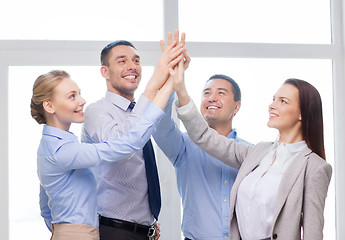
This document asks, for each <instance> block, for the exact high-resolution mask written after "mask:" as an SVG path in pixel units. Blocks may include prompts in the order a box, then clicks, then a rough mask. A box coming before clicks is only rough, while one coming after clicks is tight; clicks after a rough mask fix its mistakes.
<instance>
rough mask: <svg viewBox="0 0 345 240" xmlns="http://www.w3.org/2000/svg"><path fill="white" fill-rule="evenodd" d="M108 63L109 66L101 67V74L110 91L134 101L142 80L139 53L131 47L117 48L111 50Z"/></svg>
mask: <svg viewBox="0 0 345 240" xmlns="http://www.w3.org/2000/svg"><path fill="white" fill-rule="evenodd" d="M107 62H108V63H107V65H103V66H102V67H101V73H102V76H103V77H104V78H105V79H106V80H107V89H108V91H110V92H113V93H116V94H118V95H120V96H123V97H125V98H127V99H129V100H130V101H132V100H133V98H134V92H135V90H136V89H137V88H138V85H139V83H140V80H141V65H140V57H139V55H138V53H137V51H136V50H135V49H134V48H132V47H131V46H126V45H119V46H116V47H114V48H112V49H111V50H110V52H109V57H108V61H107Z"/></svg>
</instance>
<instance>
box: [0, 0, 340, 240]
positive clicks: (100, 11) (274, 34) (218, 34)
mask: <svg viewBox="0 0 345 240" xmlns="http://www.w3.org/2000/svg"><path fill="white" fill-rule="evenodd" d="M18 6H20V7H18ZM119 9H121V11H119ZM123 9H125V10H126V11H125V10H123ZM341 9H342V1H341V0H331V1H327V0H320V1H312V0H302V1H301V0H299V1H298V0H291V1H279V3H278V2H277V1H274V0H264V1H260V2H258V1H255V0H243V1H226V0H214V1H196V0H189V1H184V0H172V1H170V0H149V1H140V0H133V1H107V0H101V1H98V2H90V1H80V0H78V1H72V2H71V1H66V0H63V1H60V2H58V3H53V4H52V3H50V2H49V1H48V2H47V1H43V0H32V1H29V2H28V1H23V0H13V1H8V0H7V1H3V2H1V3H0V30H1V31H0V79H1V80H0V99H1V101H0V102H1V104H0V111H1V112H2V113H3V114H2V117H0V152H2V153H3V155H4V156H6V157H4V158H3V164H2V166H3V167H2V168H0V178H1V179H2V181H0V190H1V191H2V192H3V193H4V195H5V196H4V197H3V198H0V203H1V204H0V212H4V213H7V211H8V212H9V220H8V218H7V217H8V216H7V214H2V215H1V216H0V232H1V233H2V237H3V238H4V239H5V240H17V239H21V238H22V237H23V236H22V235H21V233H26V234H28V232H26V231H25V230H23V231H19V230H18V229H24V228H25V229H26V230H28V231H29V230H30V231H33V233H32V234H31V236H35V239H47V238H48V237H49V236H50V234H49V232H48V231H47V230H43V229H46V228H45V226H44V223H43V220H42V218H41V217H40V216H39V211H38V179H37V174H36V170H35V167H36V162H35V160H36V158H35V157H36V151H37V146H38V141H39V139H40V133H41V130H40V126H39V125H38V124H37V123H36V122H35V121H34V120H33V119H31V117H30V112H29V102H30V101H29V100H30V97H31V90H32V84H33V81H34V80H35V79H36V77H37V76H38V75H39V74H41V73H44V72H47V71H49V70H51V69H52V68H55V67H56V66H59V68H62V69H64V70H67V71H68V72H70V74H71V76H72V78H73V79H75V80H76V82H77V83H78V85H79V86H80V87H81V89H82V95H83V96H84V97H85V98H86V100H87V102H88V103H91V102H94V101H95V100H97V99H99V98H100V97H101V96H103V95H104V92H105V85H104V80H103V79H102V78H101V75H100V73H99V67H96V66H97V65H98V62H99V60H98V56H99V51H100V50H101V48H102V47H103V46H105V44H106V43H107V42H109V41H113V40H117V39H126V40H130V41H133V42H134V44H135V45H136V46H137V48H138V50H139V52H140V54H141V58H142V63H143V64H144V65H145V67H144V68H145V69H144V71H145V73H144V79H143V80H142V83H141V85H140V86H141V89H139V90H138V91H137V93H140V92H142V91H143V88H144V86H145V81H147V80H148V78H149V77H150V75H151V73H152V71H153V66H154V64H155V63H156V61H157V59H158V57H159V52H160V50H159V42H158V41H159V40H160V39H163V38H164V37H165V36H164V35H165V33H166V32H167V31H172V30H173V28H179V29H180V31H185V32H186V34H187V47H188V50H189V54H190V55H191V57H192V62H191V64H190V67H189V69H188V70H187V72H186V81H187V87H188V89H189V91H190V94H191V96H192V98H193V99H194V101H195V102H196V104H197V105H199V103H200V102H199V101H200V94H201V89H202V87H203V85H204V83H205V81H206V80H207V78H208V77H210V76H211V75H212V74H214V73H223V74H227V75H229V76H231V77H233V78H234V79H235V80H236V81H237V82H238V83H239V85H240V87H241V90H242V93H243V99H242V107H241V110H240V112H239V114H238V115H237V116H236V117H235V119H234V126H235V127H236V128H237V129H238V131H239V134H240V136H241V137H242V138H244V139H246V140H248V141H250V142H253V143H256V142H258V141H261V140H274V139H275V137H276V135H277V133H276V132H275V131H274V130H272V129H269V128H268V127H266V123H267V106H268V104H269V103H270V101H271V99H272V95H273V94H274V93H275V91H276V90H277V89H278V87H279V86H280V85H281V83H282V82H283V81H284V80H285V79H287V78H290V77H296V78H301V79H304V80H307V81H310V82H311V83H312V84H313V85H314V86H315V87H316V88H317V89H318V90H319V91H320V94H321V97H322V100H323V111H324V122H325V141H326V155H327V161H328V162H330V163H331V164H332V165H333V177H332V181H331V184H330V187H329V191H328V197H327V200H326V209H325V218H326V221H325V229H324V235H325V240H333V239H335V235H336V234H335V233H337V239H343V238H344V236H345V229H342V228H339V227H338V228H337V229H335V225H337V226H342V225H343V224H344V219H345V218H344V217H345V212H344V209H342V208H340V207H341V203H342V202H344V200H345V199H344V196H345V194H344V191H345V190H343V188H342V187H341V186H342V184H344V182H345V177H344V176H343V174H341V172H342V171H344V170H345V169H343V164H341V161H342V159H344V157H345V149H344V148H343V142H344V141H345V137H344V136H345V130H343V127H342V125H343V122H344V121H345V110H344V108H343V106H342V103H343V102H344V101H345V96H344V94H343V91H344V83H343V78H344V76H345V70H344V68H343V66H344V52H343V35H344V34H343V31H344V30H343V25H342V19H343V16H342V15H343V13H342V12H341ZM127 10H128V11H127ZM331 20H332V21H331ZM331 25H332V31H333V32H332V34H331ZM14 29H15V30H14ZM12 40H15V41H12ZM27 40H29V41H27ZM36 40H40V41H36ZM45 40H58V41H45ZM66 40H67V41H66ZM101 41H102V42H101ZM103 41H104V42H103ZM53 66H55V67H53ZM23 76H24V77H23ZM333 109H334V111H333ZM256 110H257V112H256ZM7 116H8V117H7ZM254 116H255V117H254ZM244 119H245V120H244ZM18 120H19V123H16V121H18ZM333 123H334V129H336V131H333ZM72 126H73V125H72ZM256 126H258V127H257V128H256ZM182 128H183V127H182ZM253 129H254V130H253ZM71 131H73V132H74V133H75V134H76V135H79V131H80V126H78V125H77V124H75V125H74V127H72V129H71ZM254 131H255V134H253V132H254ZM18 135H20V136H23V138H22V139H18V138H16V136H18ZM333 138H334V140H333ZM19 145H20V146H23V147H22V148H21V149H22V151H18V150H17V149H18V148H17V146H19ZM20 153H24V156H20V155H19V154H20ZM159 155H160V159H159V160H158V166H159V167H160V168H161V169H160V170H162V171H160V173H163V174H161V176H160V177H162V178H163V179H161V180H162V181H161V184H163V185H165V186H164V190H163V191H162V192H163V194H166V195H165V196H166V197H163V201H166V202H165V203H164V202H163V205H165V206H167V207H166V210H163V212H162V215H161V219H160V221H161V223H162V231H164V232H163V234H164V235H162V239H167V240H169V239H178V238H179V237H180V233H179V230H180V212H179V211H176V210H175V209H174V207H176V206H177V205H178V204H179V203H180V201H179V200H180V199H179V196H178V195H177V191H176V178H175V174H174V170H173V167H171V164H170V163H169V162H168V161H167V160H166V159H163V160H161V159H162V158H163V155H162V154H161V153H159ZM7 156H8V158H7ZM29 156H30V157H29ZM335 166H336V167H337V168H335ZM28 169H30V170H28ZM25 170H27V171H25ZM335 184H337V186H338V187H337V192H335V187H334V186H335ZM8 199H9V200H8ZM23 199H25V201H24V200H23ZM172 199H174V200H172ZM335 202H337V204H336V205H337V208H336V211H335ZM335 212H337V218H335ZM164 225H165V226H169V227H168V228H167V227H164ZM41 233H42V235H41V236H39V235H40V234H41Z"/></svg>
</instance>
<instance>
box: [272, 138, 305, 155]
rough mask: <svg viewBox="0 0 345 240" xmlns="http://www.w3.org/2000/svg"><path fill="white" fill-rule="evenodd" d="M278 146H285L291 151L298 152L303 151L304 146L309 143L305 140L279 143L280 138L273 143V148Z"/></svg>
mask: <svg viewBox="0 0 345 240" xmlns="http://www.w3.org/2000/svg"><path fill="white" fill-rule="evenodd" d="M276 147H280V148H285V149H286V150H287V151H288V152H290V153H296V152H301V151H302V150H303V149H304V148H306V147H307V143H306V142H305V141H304V140H303V141H300V142H295V143H285V142H282V143H281V144H279V140H277V141H275V143H274V144H273V148H276Z"/></svg>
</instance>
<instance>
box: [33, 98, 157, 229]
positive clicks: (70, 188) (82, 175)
mask: <svg viewBox="0 0 345 240" xmlns="http://www.w3.org/2000/svg"><path fill="white" fill-rule="evenodd" d="M146 100H147V101H146V102H147V104H146V107H145V111H146V113H147V114H145V116H142V112H135V111H133V112H132V114H131V115H134V116H135V117H136V118H140V120H139V121H138V122H137V123H136V124H135V125H134V127H133V129H131V130H130V131H129V132H127V133H126V134H124V135H122V137H121V138H114V139H111V140H109V141H106V142H104V143H99V144H85V143H79V142H78V138H77V136H75V135H74V134H73V133H71V132H67V131H64V130H62V129H59V128H55V127H50V126H47V125H45V126H44V127H43V136H42V139H41V142H40V146H39V148H38V153H37V155H38V156H37V171H38V177H39V179H40V183H41V188H40V207H41V215H42V217H43V218H44V220H45V222H46V225H47V226H48V228H49V230H50V231H51V229H52V224H55V223H77V224H87V225H91V226H93V227H98V218H97V210H96V206H97V205H96V183H95V178H94V176H93V174H92V172H91V171H90V170H89V169H88V168H90V167H94V166H97V165H99V164H101V163H102V164H103V163H109V162H114V161H117V160H120V159H124V158H126V157H127V156H128V155H130V154H133V153H134V152H137V151H139V150H140V149H141V148H142V147H143V146H144V145H145V143H146V142H147V141H148V139H149V138H150V136H151V134H152V132H153V131H154V130H155V128H156V125H157V122H158V119H159V118H160V117H161V116H162V115H163V111H162V110H161V109H160V108H158V107H157V106H155V105H154V104H152V103H151V102H150V101H149V100H148V99H146ZM144 106H145V105H144Z"/></svg>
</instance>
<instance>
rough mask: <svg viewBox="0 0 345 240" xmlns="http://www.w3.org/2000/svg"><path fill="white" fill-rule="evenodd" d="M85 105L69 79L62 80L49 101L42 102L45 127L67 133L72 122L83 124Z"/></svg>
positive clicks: (76, 86) (75, 86)
mask: <svg viewBox="0 0 345 240" xmlns="http://www.w3.org/2000/svg"><path fill="white" fill-rule="evenodd" d="M85 103H86V102H85V100H84V99H83V98H82V97H81V95H80V89H79V87H78V85H77V84H76V83H75V82H74V81H72V80H71V79H69V78H64V79H63V80H61V82H60V83H59V84H58V85H57V86H56V87H55V88H54V90H53V95H52V97H51V99H49V100H46V101H44V102H43V106H44V109H45V111H46V112H47V125H49V126H53V127H57V128H61V129H63V130H65V131H68V130H69V127H70V125H71V123H72V122H74V123H82V122H84V112H83V107H84V105H85Z"/></svg>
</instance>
